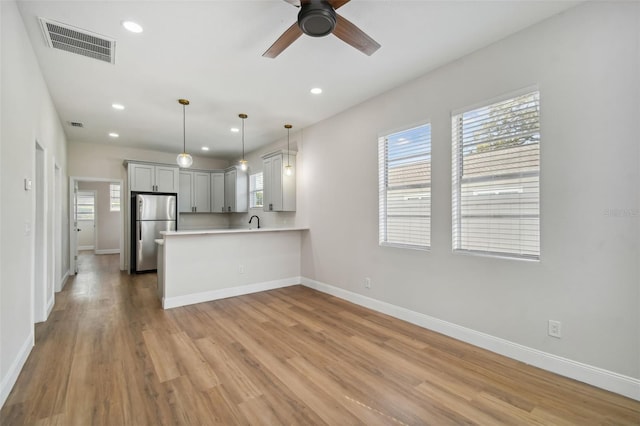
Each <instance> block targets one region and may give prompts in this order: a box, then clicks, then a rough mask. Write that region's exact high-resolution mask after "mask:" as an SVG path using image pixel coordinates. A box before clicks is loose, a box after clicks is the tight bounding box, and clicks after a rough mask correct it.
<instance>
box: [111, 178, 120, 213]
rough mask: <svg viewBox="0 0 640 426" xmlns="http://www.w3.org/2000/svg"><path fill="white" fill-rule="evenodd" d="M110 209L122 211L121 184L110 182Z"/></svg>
mask: <svg viewBox="0 0 640 426" xmlns="http://www.w3.org/2000/svg"><path fill="white" fill-rule="evenodd" d="M109 211H111V212H119V211H120V184H119V183H112V184H109Z"/></svg>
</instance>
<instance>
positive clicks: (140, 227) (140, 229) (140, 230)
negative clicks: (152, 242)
mask: <svg viewBox="0 0 640 426" xmlns="http://www.w3.org/2000/svg"><path fill="white" fill-rule="evenodd" d="M141 225H142V224H140V223H139V224H138V235H139V236H138V240H139V241H142V226H141Z"/></svg>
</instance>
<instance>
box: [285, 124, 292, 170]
mask: <svg viewBox="0 0 640 426" xmlns="http://www.w3.org/2000/svg"><path fill="white" fill-rule="evenodd" d="M292 127H293V126H292V125H291V124H285V125H284V128H285V129H287V165H286V166H284V174H285V175H287V176H291V175H292V174H293V167H291V164H290V163H289V156H290V154H289V153H290V152H291V151H290V150H289V133H290V131H291V128H292Z"/></svg>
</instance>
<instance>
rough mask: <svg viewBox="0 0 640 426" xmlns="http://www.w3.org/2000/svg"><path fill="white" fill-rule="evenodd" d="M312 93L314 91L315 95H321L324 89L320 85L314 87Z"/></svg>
mask: <svg viewBox="0 0 640 426" xmlns="http://www.w3.org/2000/svg"><path fill="white" fill-rule="evenodd" d="M311 93H313V94H314V95H319V94H320V93H322V89H321V88H319V87H314V88H313V89H311Z"/></svg>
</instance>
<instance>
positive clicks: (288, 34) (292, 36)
mask: <svg viewBox="0 0 640 426" xmlns="http://www.w3.org/2000/svg"><path fill="white" fill-rule="evenodd" d="M301 35H302V30H301V29H300V27H299V26H298V23H297V22H294V23H293V25H291V26H290V27H289V28H288V29H287V30H286V31H285V32H284V33H282V35H281V36H280V38H278V39H277V40H276V42H275V43H273V44H272V45H271V47H270V48H269V49H267V51H266V52H264V53H263V54H262V56H264V57H265V58H275V57H276V56H278V55H279V54H281V53H282V51H284V49H286V48H287V47H289V46H290V45H291V43H293V42H294V41H296V40H297V39H298V37H300V36H301Z"/></svg>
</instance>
